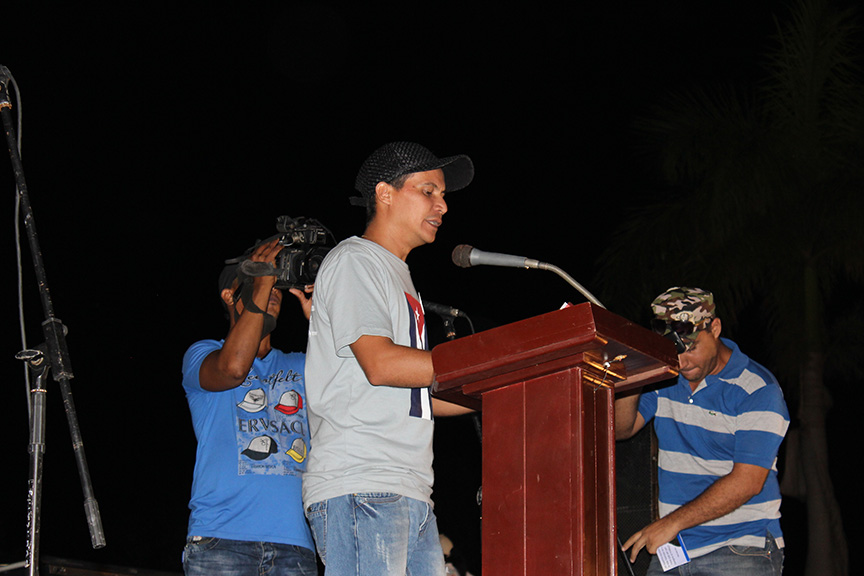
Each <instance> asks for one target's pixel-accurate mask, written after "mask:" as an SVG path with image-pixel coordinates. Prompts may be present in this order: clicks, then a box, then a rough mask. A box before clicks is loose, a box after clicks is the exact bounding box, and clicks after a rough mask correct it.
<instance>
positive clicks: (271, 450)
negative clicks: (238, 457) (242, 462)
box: [242, 435, 279, 460]
mask: <svg viewBox="0 0 864 576" xmlns="http://www.w3.org/2000/svg"><path fill="white" fill-rule="evenodd" d="M278 451H279V446H277V445H276V440H274V439H273V438H271V437H270V436H267V435H264V436H258V437H257V438H253V439H252V440H251V441H250V442H249V446H247V447H246V449H245V450H243V452H242V454H243V455H244V456H246V457H248V458H251V459H252V460H264V459H265V458H267V457H268V456H270V455H271V454H275V453H276V452H278Z"/></svg>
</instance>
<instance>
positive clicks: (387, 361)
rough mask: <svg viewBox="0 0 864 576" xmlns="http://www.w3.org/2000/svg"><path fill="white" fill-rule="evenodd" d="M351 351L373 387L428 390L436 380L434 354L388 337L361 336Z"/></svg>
mask: <svg viewBox="0 0 864 576" xmlns="http://www.w3.org/2000/svg"><path fill="white" fill-rule="evenodd" d="M351 352H353V353H354V357H355V358H356V359H357V362H358V363H359V364H360V367H361V368H362V369H363V372H364V373H365V374H366V379H367V380H369V383H370V384H372V385H373V386H395V387H397V388H425V387H426V386H431V385H432V380H433V378H434V377H435V370H434V368H433V367H432V353H431V352H429V351H427V350H420V349H417V348H410V347H408V346H400V345H398V344H395V343H394V342H393V341H392V340H391V339H390V338H387V337H385V336H369V335H366V336H361V337H360V338H359V339H358V340H357V341H356V342H354V343H353V344H351Z"/></svg>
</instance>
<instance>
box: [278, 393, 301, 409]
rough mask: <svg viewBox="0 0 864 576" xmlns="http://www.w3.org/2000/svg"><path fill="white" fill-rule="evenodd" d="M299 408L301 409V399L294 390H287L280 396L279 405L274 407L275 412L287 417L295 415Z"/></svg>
mask: <svg viewBox="0 0 864 576" xmlns="http://www.w3.org/2000/svg"><path fill="white" fill-rule="evenodd" d="M301 408H303V398H301V397H300V394H298V393H297V392H296V391H294V390H288V391H287V392H285V393H284V394H282V397H281V398H279V404H278V405H277V406H276V410H278V411H280V412H282V413H283V414H288V415H291V414H296V413H297V412H298V411H299V410H300V409H301Z"/></svg>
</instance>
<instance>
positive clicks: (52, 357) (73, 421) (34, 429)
mask: <svg viewBox="0 0 864 576" xmlns="http://www.w3.org/2000/svg"><path fill="white" fill-rule="evenodd" d="M11 79H12V76H11V74H10V73H9V70H8V69H7V68H6V67H5V66H2V65H0V115H2V117H3V127H4V131H5V133H6V141H7V143H8V145H9V154H10V156H11V158H12V168H13V170H14V172H15V183H16V188H17V194H18V200H19V201H20V204H21V206H22V207H23V210H24V216H23V217H24V223H25V225H26V228H27V235H28V239H29V243H30V252H31V253H32V256H33V265H34V268H35V272H36V280H37V282H38V285H39V294H40V297H41V300H42V309H43V313H44V317H45V320H44V321H43V322H42V332H43V335H44V337H45V342H44V343H43V344H42V345H41V348H42V349H41V350H40V349H39V348H38V347H37V349H36V350H23V351H22V352H20V353H19V354H18V355H17V358H18V359H20V360H24V361H25V362H27V364H28V366H29V371H30V372H31V373H32V374H33V375H35V376H36V379H35V381H34V382H31V385H30V393H31V399H32V401H33V406H32V410H31V414H30V428H31V435H30V462H31V465H30V480H29V502H28V504H29V506H28V514H29V517H28V527H29V538H28V543H27V560H26V562H25V565H27V566H28V568H29V572H28V573H29V574H30V575H33V576H36V575H38V574H39V529H40V517H41V489H42V455H43V453H44V451H45V442H44V440H45V439H44V435H45V394H46V388H45V382H46V380H47V377H48V374H49V373H50V374H51V375H52V376H53V378H54V380H56V381H57V383H58V384H59V387H60V392H61V394H62V398H63V406H64V408H65V411H66V419H67V421H68V424H69V433H70V435H71V437H72V448H73V450H74V452H75V461H76V464H77V467H78V475H79V477H80V480H81V488H82V491H83V493H84V509H85V513H86V516H87V525H88V528H89V530H90V540H91V543H92V545H93V548H102V547H104V546H105V535H104V533H103V531H102V520H101V517H100V515H99V505H98V504H97V502H96V498H95V497H94V495H93V487H92V485H91V483H90V472H89V470H88V468H87V459H86V457H85V454H84V442H83V440H82V439H81V431H80V429H79V427H78V419H77V416H76V412H75V404H74V402H73V400H72V389H71V386H70V384H69V380H71V379H72V377H73V374H72V370H71V367H70V362H69V352H68V350H67V347H66V327H65V326H64V325H63V323H62V322H61V321H60V320H59V319H58V318H57V317H56V316H55V315H54V306H53V303H52V301H51V295H50V293H49V290H48V282H47V278H46V274H45V267H44V265H43V262H42V252H41V249H40V247H39V241H38V236H37V234H36V223H35V221H34V218H33V210H32V208H31V206H30V199H29V197H28V195H27V184H26V182H25V179H24V170H23V167H22V164H21V158H20V156H19V151H18V146H17V144H16V139H15V130H14V126H13V122H12V115H11V112H10V110H11V108H12V102H11V100H10V98H9V89H8V86H9V81H10V80H11Z"/></svg>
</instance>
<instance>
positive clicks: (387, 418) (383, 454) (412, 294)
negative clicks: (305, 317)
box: [303, 142, 474, 576]
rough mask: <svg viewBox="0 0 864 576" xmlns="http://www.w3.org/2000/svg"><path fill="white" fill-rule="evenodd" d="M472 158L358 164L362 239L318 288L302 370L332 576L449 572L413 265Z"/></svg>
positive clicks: (404, 152) (309, 499)
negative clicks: (436, 503) (439, 522)
mask: <svg viewBox="0 0 864 576" xmlns="http://www.w3.org/2000/svg"><path fill="white" fill-rule="evenodd" d="M473 175H474V166H473V163H472V162H471V159H470V158H468V157H467V156H451V157H447V158H438V157H436V156H435V155H434V154H432V152H430V151H429V150H427V149H426V148H424V147H423V146H421V145H419V144H415V143H413V142H393V143H390V144H387V145H385V146H382V147H381V148H379V149H378V150H376V151H375V152H373V153H372V155H370V156H369V158H367V159H366V161H365V162H364V164H363V166H362V167H361V168H360V171H359V174H358V176H357V180H356V188H357V190H358V191H359V192H360V194H361V195H362V196H361V197H360V198H359V199H357V200H358V202H355V203H358V204H360V205H362V206H365V207H366V209H367V225H366V230H365V232H364V234H363V236H362V237H359V238H358V237H352V238H348V239H347V240H344V241H343V242H341V243H340V244H339V245H338V246H337V247H336V248H334V249H333V250H332V251H331V252H330V253H329V254H328V255H327V257H326V258H325V259H324V262H323V263H322V265H321V268H320V270H319V272H318V275H317V277H316V281H315V293H314V296H313V304H312V306H313V307H312V317H311V321H310V327H309V343H308V348H307V363H306V383H307V384H306V391H307V395H308V399H309V403H308V410H309V425H310V430H311V433H312V440H311V445H312V447H311V451H310V453H309V459H308V461H307V468H306V473H305V475H304V478H303V501H304V505H305V507H306V516H307V518H308V519H309V523H310V526H311V528H312V533H313V536H314V538H315V543H316V546H317V548H318V552H319V555H320V557H321V559H322V560H323V562H324V564H325V568H326V574H327V575H328V576H335V575H338V576H342V575H352V576H354V575H356V576H376V575H382V576H383V575H392V574H411V575H412V576H426V575H429V576H431V575H436V576H440V575H441V574H443V573H444V554H443V552H442V550H441V544H440V541H439V538H438V529H437V526H436V520H435V514H434V513H433V511H432V500H431V494H432V480H433V473H432V432H433V420H432V416H433V413H434V415H435V416H446V415H452V414H459V413H465V412H467V411H468V410H467V409H465V408H463V407H461V406H456V405H454V404H450V403H447V402H442V401H441V400H438V399H433V398H432V397H431V395H430V386H431V385H432V382H433V379H434V370H433V366H432V356H431V353H430V352H429V351H428V350H427V345H426V329H425V319H424V313H423V307H422V303H421V299H420V296H419V294H418V293H417V291H416V289H415V288H414V285H413V282H412V280H411V274H410V270H409V268H408V264H407V263H406V262H405V259H406V258H407V257H408V254H409V253H410V252H411V251H412V250H413V249H414V248H417V247H419V246H422V245H424V244H428V243H431V242H433V241H434V240H435V236H436V234H437V232H438V228H439V227H440V226H441V224H442V222H443V217H444V214H445V213H446V212H447V203H446V202H445V201H444V194H445V191H446V192H448V193H449V192H452V191H454V190H459V189H460V188H464V187H465V186H467V185H468V184H469V183H470V182H471V179H472V178H473Z"/></svg>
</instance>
